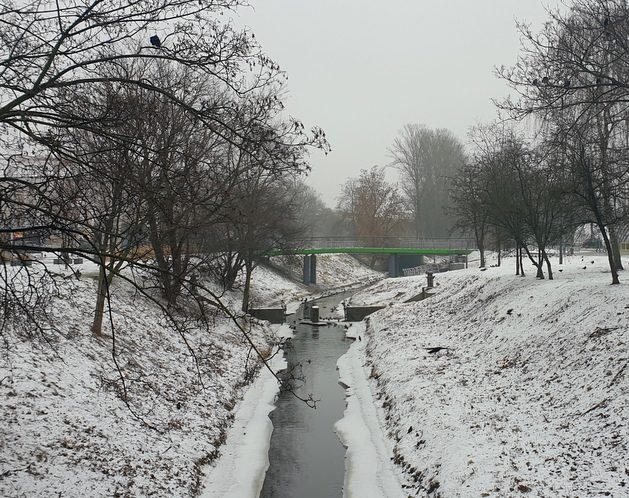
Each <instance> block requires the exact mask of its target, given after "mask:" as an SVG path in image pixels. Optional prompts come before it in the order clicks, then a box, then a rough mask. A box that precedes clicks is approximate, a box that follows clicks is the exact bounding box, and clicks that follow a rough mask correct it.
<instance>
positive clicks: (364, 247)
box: [265, 237, 476, 284]
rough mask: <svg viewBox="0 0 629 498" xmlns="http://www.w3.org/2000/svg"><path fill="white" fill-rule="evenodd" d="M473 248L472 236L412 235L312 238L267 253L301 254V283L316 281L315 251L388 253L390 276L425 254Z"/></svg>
mask: <svg viewBox="0 0 629 498" xmlns="http://www.w3.org/2000/svg"><path fill="white" fill-rule="evenodd" d="M474 250H476V243H475V241H474V240H473V239H459V238H438V239H420V238H414V237H368V238H350V237H312V238H309V239H302V240H298V241H296V242H295V244H294V246H293V247H292V248H284V249H275V250H271V251H267V252H266V253H265V255H266V256H279V255H286V254H303V256H304V267H303V269H304V272H303V275H304V283H306V284H315V283H317V254H382V255H388V256H389V276H391V277H399V276H401V275H402V272H403V270H404V269H405V268H412V267H416V266H420V265H422V264H423V261H424V256H463V257H465V262H466V266H467V255H468V254H469V253H471V252H472V251H474Z"/></svg>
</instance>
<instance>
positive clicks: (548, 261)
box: [542, 250, 553, 280]
mask: <svg viewBox="0 0 629 498" xmlns="http://www.w3.org/2000/svg"><path fill="white" fill-rule="evenodd" d="M542 255H543V256H544V261H546V269H547V270H548V280H553V269H552V267H551V265H550V259H549V258H548V254H546V251H545V250H543V251H542Z"/></svg>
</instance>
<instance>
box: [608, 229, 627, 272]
mask: <svg viewBox="0 0 629 498" xmlns="http://www.w3.org/2000/svg"><path fill="white" fill-rule="evenodd" d="M609 243H610V245H611V247H612V256H613V257H614V265H615V266H616V270H624V268H623V267H622V261H621V259H620V244H619V242H618V236H617V235H616V228H615V227H610V228H609Z"/></svg>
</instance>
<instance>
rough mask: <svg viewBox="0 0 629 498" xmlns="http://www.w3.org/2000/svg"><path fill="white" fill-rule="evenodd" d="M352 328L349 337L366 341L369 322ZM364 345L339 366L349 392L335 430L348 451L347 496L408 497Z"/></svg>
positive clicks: (352, 349) (353, 347)
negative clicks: (368, 372) (374, 395)
mask: <svg viewBox="0 0 629 498" xmlns="http://www.w3.org/2000/svg"><path fill="white" fill-rule="evenodd" d="M352 325H353V326H352V331H351V333H348V334H347V336H348V337H355V338H358V337H362V336H363V335H364V330H365V322H359V323H356V324H352ZM348 332H349V331H348ZM364 345H365V342H363V341H362V340H357V341H355V342H354V344H352V345H351V346H350V348H349V351H348V352H347V353H346V354H344V355H343V356H341V358H339V360H338V363H337V366H338V369H339V376H340V383H341V385H344V386H346V389H347V407H346V408H345V413H344V414H343V418H342V419H341V420H339V421H338V422H337V423H336V426H335V428H336V431H337V434H338V436H339V439H340V440H341V442H342V443H343V445H344V446H345V447H346V448H347V452H346V455H345V482H344V486H343V495H344V496H346V497H347V498H403V497H404V496H405V495H404V493H403V492H402V489H401V487H400V482H399V480H398V476H397V473H396V470H395V469H394V467H393V463H392V462H391V459H390V454H391V445H390V442H389V441H388V440H387V439H386V436H385V435H384V434H383V432H382V427H381V426H380V421H379V419H378V414H377V410H376V406H375V405H374V403H373V399H372V397H371V390H370V389H369V381H368V379H367V375H366V374H365V372H364V365H363V358H364Z"/></svg>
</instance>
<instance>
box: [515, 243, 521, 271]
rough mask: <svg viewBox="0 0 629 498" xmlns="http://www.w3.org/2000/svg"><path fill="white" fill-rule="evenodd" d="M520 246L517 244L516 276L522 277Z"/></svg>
mask: <svg viewBox="0 0 629 498" xmlns="http://www.w3.org/2000/svg"><path fill="white" fill-rule="evenodd" d="M520 265H521V262H520V244H518V243H517V242H516V244H515V274H516V275H520Z"/></svg>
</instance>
